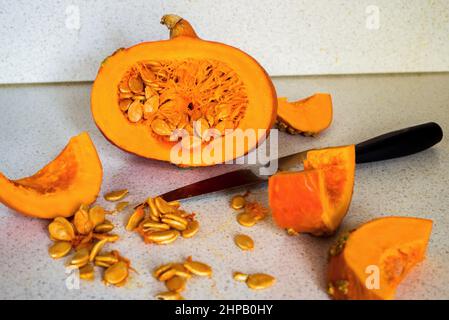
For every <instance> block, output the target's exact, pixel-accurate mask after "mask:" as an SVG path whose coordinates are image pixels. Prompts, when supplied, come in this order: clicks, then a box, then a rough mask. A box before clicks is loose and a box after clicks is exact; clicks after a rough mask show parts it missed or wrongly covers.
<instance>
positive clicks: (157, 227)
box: [142, 221, 170, 231]
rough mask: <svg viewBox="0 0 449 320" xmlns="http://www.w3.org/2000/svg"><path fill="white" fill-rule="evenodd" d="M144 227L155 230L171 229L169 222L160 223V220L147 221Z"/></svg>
mask: <svg viewBox="0 0 449 320" xmlns="http://www.w3.org/2000/svg"><path fill="white" fill-rule="evenodd" d="M142 227H143V228H144V229H150V230H155V231H163V230H170V226H169V225H168V224H165V223H160V222H154V221H148V222H145V223H144V224H143V225H142Z"/></svg>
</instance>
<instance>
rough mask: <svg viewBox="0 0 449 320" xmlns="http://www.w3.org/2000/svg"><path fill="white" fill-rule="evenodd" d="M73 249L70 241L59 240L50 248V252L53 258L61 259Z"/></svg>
mask: <svg viewBox="0 0 449 320" xmlns="http://www.w3.org/2000/svg"><path fill="white" fill-rule="evenodd" d="M71 250H72V244H71V243H70V242H67V241H58V242H55V243H54V244H53V245H52V246H50V248H48V254H49V255H50V257H52V258H53V259H59V258H62V257H65V256H66V255H67V254H69V252H70V251H71Z"/></svg>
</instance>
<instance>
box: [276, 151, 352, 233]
mask: <svg viewBox="0 0 449 320" xmlns="http://www.w3.org/2000/svg"><path fill="white" fill-rule="evenodd" d="M304 169H305V170H304V171H300V172H280V173H277V174H275V175H273V176H272V177H270V179H269V181H268V192H269V201H270V207H271V211H272V214H273V218H274V221H275V222H276V224H277V225H278V226H279V227H281V228H285V229H293V230H294V231H296V232H304V233H312V234H314V235H318V236H319V235H328V234H332V233H334V232H335V230H336V229H337V228H338V227H339V226H340V223H341V221H342V220H343V218H344V216H345V215H346V213H347V211H348V209H349V205H350V203H351V198H352V190H353V185H354V173H355V149H354V146H353V145H350V146H344V147H336V148H327V149H319V150H311V151H309V152H307V156H306V159H305V160H304Z"/></svg>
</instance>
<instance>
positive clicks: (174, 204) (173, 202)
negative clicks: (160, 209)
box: [167, 200, 181, 209]
mask: <svg viewBox="0 0 449 320" xmlns="http://www.w3.org/2000/svg"><path fill="white" fill-rule="evenodd" d="M167 203H168V205H169V206H172V207H175V208H176V209H177V208H179V207H180V206H181V202H179V201H178V200H174V201H170V202H167Z"/></svg>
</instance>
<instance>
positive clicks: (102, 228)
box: [48, 205, 130, 285]
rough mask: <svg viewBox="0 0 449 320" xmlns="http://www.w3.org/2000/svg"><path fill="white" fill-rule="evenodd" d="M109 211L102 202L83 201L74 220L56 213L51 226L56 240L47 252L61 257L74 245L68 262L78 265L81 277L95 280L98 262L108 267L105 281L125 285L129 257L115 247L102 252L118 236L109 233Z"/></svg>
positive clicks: (111, 227)
mask: <svg viewBox="0 0 449 320" xmlns="http://www.w3.org/2000/svg"><path fill="white" fill-rule="evenodd" d="M106 214H107V211H106V210H105V209H104V208H102V207H101V206H98V205H96V206H93V207H89V206H87V205H81V207H80V208H79V209H78V210H77V211H76V213H75V215H74V216H73V219H72V221H69V220H68V219H66V218H64V217H56V218H55V219H54V220H53V221H52V222H51V223H50V224H49V226H48V231H49V234H50V239H51V240H53V241H54V243H53V245H52V246H50V248H49V249H48V253H49V255H50V256H51V257H52V258H53V259H60V258H63V257H65V256H67V255H68V254H69V253H70V252H71V251H72V249H74V250H75V253H74V254H73V255H72V256H71V257H70V259H69V260H68V264H69V265H70V266H75V267H78V269H79V275H80V278H81V279H84V280H94V268H93V266H94V265H95V266H99V267H103V268H106V269H105V272H104V275H103V280H104V282H105V283H106V284H113V285H123V284H124V283H125V282H126V279H127V277H128V270H129V268H130V262H129V260H127V259H125V258H123V257H122V256H121V255H120V253H119V252H118V251H116V250H113V251H111V252H109V253H102V252H101V251H102V249H103V247H104V246H105V245H106V244H107V243H108V242H115V241H117V240H118V239H119V236H118V235H116V234H111V233H110V232H111V231H112V230H113V229H114V225H113V224H112V223H111V222H110V221H108V220H106Z"/></svg>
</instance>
